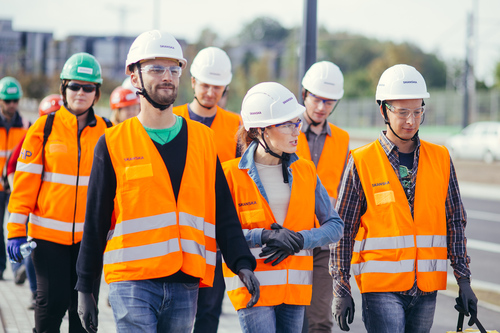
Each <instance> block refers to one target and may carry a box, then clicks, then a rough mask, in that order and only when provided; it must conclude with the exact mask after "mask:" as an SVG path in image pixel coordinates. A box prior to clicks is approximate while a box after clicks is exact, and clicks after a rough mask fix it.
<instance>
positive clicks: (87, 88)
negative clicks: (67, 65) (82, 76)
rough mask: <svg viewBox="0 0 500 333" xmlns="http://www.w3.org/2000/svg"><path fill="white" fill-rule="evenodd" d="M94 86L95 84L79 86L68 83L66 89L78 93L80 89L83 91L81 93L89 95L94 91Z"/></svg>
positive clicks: (74, 83)
mask: <svg viewBox="0 0 500 333" xmlns="http://www.w3.org/2000/svg"><path fill="white" fill-rule="evenodd" d="M96 88H97V87H96V85H95V84H79V83H76V82H70V83H69V84H68V89H69V90H71V91H75V92H76V91H80V89H83V92H86V93H91V92H94V91H95V90H96Z"/></svg>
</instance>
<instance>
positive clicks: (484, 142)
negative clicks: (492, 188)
mask: <svg viewBox="0 0 500 333" xmlns="http://www.w3.org/2000/svg"><path fill="white" fill-rule="evenodd" d="M446 147H448V149H449V150H450V154H451V156H452V157H454V158H462V159H472V160H483V161H484V162H486V163H493V161H495V160H500V122H497V121H481V122H477V123H472V124H470V125H469V126H467V127H466V128H464V129H463V130H462V131H461V132H460V133H459V134H456V135H453V136H452V137H450V138H449V139H448V140H447V141H446Z"/></svg>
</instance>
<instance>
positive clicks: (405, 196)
mask: <svg viewBox="0 0 500 333" xmlns="http://www.w3.org/2000/svg"><path fill="white" fill-rule="evenodd" d="M429 97H430V96H429V93H428V92H427V87H426V84H425V81H424V78H423V77H422V75H421V74H420V73H419V72H418V71H417V70H416V69H415V68H414V67H411V66H408V65H395V66H393V67H390V68H388V69H387V70H386V71H385V72H384V73H383V74H382V76H381V77H380V80H379V83H378V86H377V92H376V100H377V103H378V105H379V111H380V114H381V115H382V117H383V118H384V121H385V123H386V127H387V128H386V130H385V131H382V133H381V134H380V136H379V139H378V140H376V141H374V142H372V143H370V144H368V145H366V146H363V147H360V148H358V149H354V150H352V151H351V154H350V155H349V161H348V164H347V168H346V170H345V175H344V177H343V180H342V185H341V189H340V194H339V200H338V202H337V210H338V212H339V215H340V217H341V218H342V219H343V220H344V222H345V229H344V237H343V238H342V239H341V240H340V242H339V243H337V244H336V246H332V249H331V267H330V269H331V270H330V273H331V274H332V277H333V279H334V293H335V298H334V309H333V311H334V316H335V321H336V322H337V323H338V325H339V326H340V328H341V329H342V330H344V331H348V330H349V326H348V324H350V323H352V321H353V318H354V302H353V300H352V297H351V289H350V284H349V277H350V270H351V268H352V271H353V273H354V276H355V278H356V282H357V284H358V287H359V290H360V292H361V296H362V302H363V305H362V311H363V321H364V324H365V327H366V330H367V331H368V332H378V333H380V332H382V333H383V332H388V333H389V332H391V333H394V332H396V333H398V332H401V333H403V332H429V331H430V329H431V327H432V322H433V319H434V312H435V307H436V295H437V290H443V289H446V275H447V273H446V270H447V267H446V266H447V259H450V262H451V266H452V268H453V271H454V275H455V277H456V279H457V282H458V285H459V288H460V291H459V297H458V298H457V305H456V306H455V307H456V308H457V310H459V311H460V312H462V313H463V314H465V315H467V316H468V315H469V314H470V315H471V321H469V325H471V324H472V323H473V322H474V320H475V318H476V315H477V298H476V296H475V295H474V292H473V291H472V289H471V286H470V274H471V273H470V269H469V262H470V258H469V257H468V256H467V250H466V238H465V226H466V223H467V220H466V219H467V218H466V214H465V210H464V207H463V204H462V200H461V197H460V191H459V187H458V183H457V178H456V175H455V169H454V167H453V163H452V161H451V158H450V155H449V153H448V151H447V150H446V148H445V147H444V146H439V145H436V144H432V143H429V142H426V141H423V140H420V138H419V136H418V129H419V126H420V124H421V123H422V122H423V120H424V115H425V103H424V98H429ZM417 175H418V177H417ZM351 260H352V261H351Z"/></svg>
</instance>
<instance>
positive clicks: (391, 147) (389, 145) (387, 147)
mask: <svg viewBox="0 0 500 333" xmlns="http://www.w3.org/2000/svg"><path fill="white" fill-rule="evenodd" d="M386 134H387V131H382V132H380V136H379V137H378V142H379V143H380V145H381V146H382V148H383V149H384V152H385V154H386V155H387V157H389V160H390V155H391V153H392V152H393V151H394V154H396V153H397V152H399V149H398V146H396V145H395V144H394V143H393V142H392V141H391V140H389V139H388V138H387V135H386ZM419 150H420V138H419V137H417V146H416V147H415V151H417V152H418V151H419ZM396 155H397V154H396Z"/></svg>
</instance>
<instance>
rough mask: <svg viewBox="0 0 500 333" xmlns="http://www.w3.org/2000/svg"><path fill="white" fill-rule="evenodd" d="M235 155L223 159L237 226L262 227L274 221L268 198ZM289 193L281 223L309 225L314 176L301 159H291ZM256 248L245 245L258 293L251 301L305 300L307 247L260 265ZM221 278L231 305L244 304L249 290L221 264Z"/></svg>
mask: <svg viewBox="0 0 500 333" xmlns="http://www.w3.org/2000/svg"><path fill="white" fill-rule="evenodd" d="M240 159H241V158H238V159H234V160H231V161H228V162H225V163H223V165H222V167H223V168H224V172H225V174H226V178H227V181H228V185H229V188H230V190H231V194H232V197H233V201H234V204H235V206H236V210H237V212H238V216H239V218H240V222H241V226H242V229H243V230H245V229H255V228H266V229H270V227H271V224H272V223H274V222H276V220H275V218H274V215H273V213H272V211H271V208H270V207H269V204H268V202H267V201H266V199H265V198H264V197H263V196H262V194H261V193H260V191H259V189H258V188H257V185H255V182H254V181H253V180H252V179H251V178H250V177H249V176H248V174H247V171H248V170H246V169H239V168H238V163H239V161H240ZM290 168H291V169H292V171H293V182H292V192H291V196H290V203H289V205H288V212H287V214H286V218H285V221H284V223H283V227H285V228H287V229H290V230H293V231H300V230H310V229H312V228H314V216H315V215H314V212H315V193H314V191H315V188H316V183H317V176H316V171H315V168H314V165H313V164H312V163H311V162H309V161H306V160H301V159H299V160H297V161H295V162H294V163H293V164H292V165H291V166H290ZM261 250H262V248H260V247H258V248H251V249H250V251H251V252H252V254H253V256H254V257H255V259H256V260H257V268H256V269H255V271H254V273H255V276H256V277H257V279H258V280H259V282H260V298H259V301H258V302H257V304H256V305H255V306H275V305H279V304H283V303H285V304H293V305H309V304H310V303H311V297H312V269H313V257H312V250H302V251H300V252H299V253H296V254H295V255H293V256H289V257H288V258H286V259H285V260H283V261H282V262H281V263H279V264H278V265H276V266H272V265H271V263H268V264H264V260H265V259H266V258H261V257H259V253H260V252H261ZM223 273H224V280H225V282H226V291H227V293H228V296H229V299H230V300H231V302H232V303H233V306H234V308H235V309H236V310H239V309H242V308H244V307H246V304H247V303H248V301H249V300H250V297H251V295H250V294H249V293H248V291H247V289H246V288H245V286H244V285H243V283H242V282H241V281H240V279H239V278H238V276H237V275H235V274H234V273H233V272H231V271H230V270H229V268H228V267H227V266H226V264H223Z"/></svg>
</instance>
